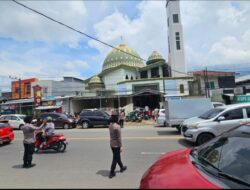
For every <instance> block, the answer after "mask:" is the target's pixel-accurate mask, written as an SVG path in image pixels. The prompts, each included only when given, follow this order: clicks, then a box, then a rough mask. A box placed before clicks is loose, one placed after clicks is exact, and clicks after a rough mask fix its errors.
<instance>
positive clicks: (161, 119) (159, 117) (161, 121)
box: [156, 109, 166, 127]
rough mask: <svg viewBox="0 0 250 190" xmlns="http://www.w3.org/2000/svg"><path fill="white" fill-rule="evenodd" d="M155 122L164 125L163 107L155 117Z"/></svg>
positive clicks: (164, 114)
mask: <svg viewBox="0 0 250 190" xmlns="http://www.w3.org/2000/svg"><path fill="white" fill-rule="evenodd" d="M156 122H157V123H158V124H159V125H163V126H164V127H166V113H165V109H160V110H159V112H158V114H157V117H156Z"/></svg>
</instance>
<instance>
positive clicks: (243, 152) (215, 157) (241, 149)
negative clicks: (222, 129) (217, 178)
mask: <svg viewBox="0 0 250 190" xmlns="http://www.w3.org/2000/svg"><path fill="white" fill-rule="evenodd" d="M249 145H250V126H241V127H239V128H237V129H235V130H232V131H230V132H228V133H226V134H224V135H223V136H220V137H217V138H215V139H214V140H212V141H210V143H206V144H204V145H203V146H201V147H199V148H198V149H197V153H198V154H197V158H198V160H199V161H200V162H201V163H203V164H204V165H206V166H207V167H212V168H215V169H216V170H217V172H218V171H219V172H218V174H222V175H221V176H227V178H226V179H225V183H226V184H228V185H229V186H230V187H232V183H233V182H232V179H234V180H233V181H234V183H235V181H236V182H237V181H238V182H239V181H241V182H242V181H243V183H246V184H247V183H248V184H250V159H249V158H250V146H249ZM228 176H229V177H228ZM229 179H231V180H229ZM241 184H242V183H241ZM236 187H237V186H236Z"/></svg>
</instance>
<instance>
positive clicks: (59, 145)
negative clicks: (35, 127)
mask: <svg viewBox="0 0 250 190" xmlns="http://www.w3.org/2000/svg"><path fill="white" fill-rule="evenodd" d="M42 135H43V132H42V131H39V132H37V133H36V142H35V152H39V150H49V149H53V150H55V151H57V152H64V151H65V149H66V147H67V144H68V143H67V141H66V138H65V136H64V135H63V134H55V135H53V136H51V137H49V138H48V139H47V141H46V144H45V145H41V144H42V143H43V141H44V140H43V136H42Z"/></svg>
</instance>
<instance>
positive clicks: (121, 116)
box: [119, 109, 125, 128]
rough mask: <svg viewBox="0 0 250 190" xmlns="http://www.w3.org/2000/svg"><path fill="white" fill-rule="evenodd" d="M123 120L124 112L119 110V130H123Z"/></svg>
mask: <svg viewBox="0 0 250 190" xmlns="http://www.w3.org/2000/svg"><path fill="white" fill-rule="evenodd" d="M124 120H125V110H124V109H121V111H120V113H119V124H120V126H121V128H123V126H124Z"/></svg>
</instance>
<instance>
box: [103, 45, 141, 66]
mask: <svg viewBox="0 0 250 190" xmlns="http://www.w3.org/2000/svg"><path fill="white" fill-rule="evenodd" d="M124 52H127V53H128V54H127V53H124ZM122 64H123V65H128V66H132V67H144V66H145V65H144V63H143V61H142V59H141V58H140V56H139V54H138V53H136V52H135V51H134V50H132V49H131V48H128V47H127V46H126V45H125V44H120V45H119V47H118V49H113V50H112V51H111V52H110V53H109V54H108V55H107V57H106V58H105V60H104V63H103V66H102V70H106V69H109V68H113V67H117V66H119V65H122Z"/></svg>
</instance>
